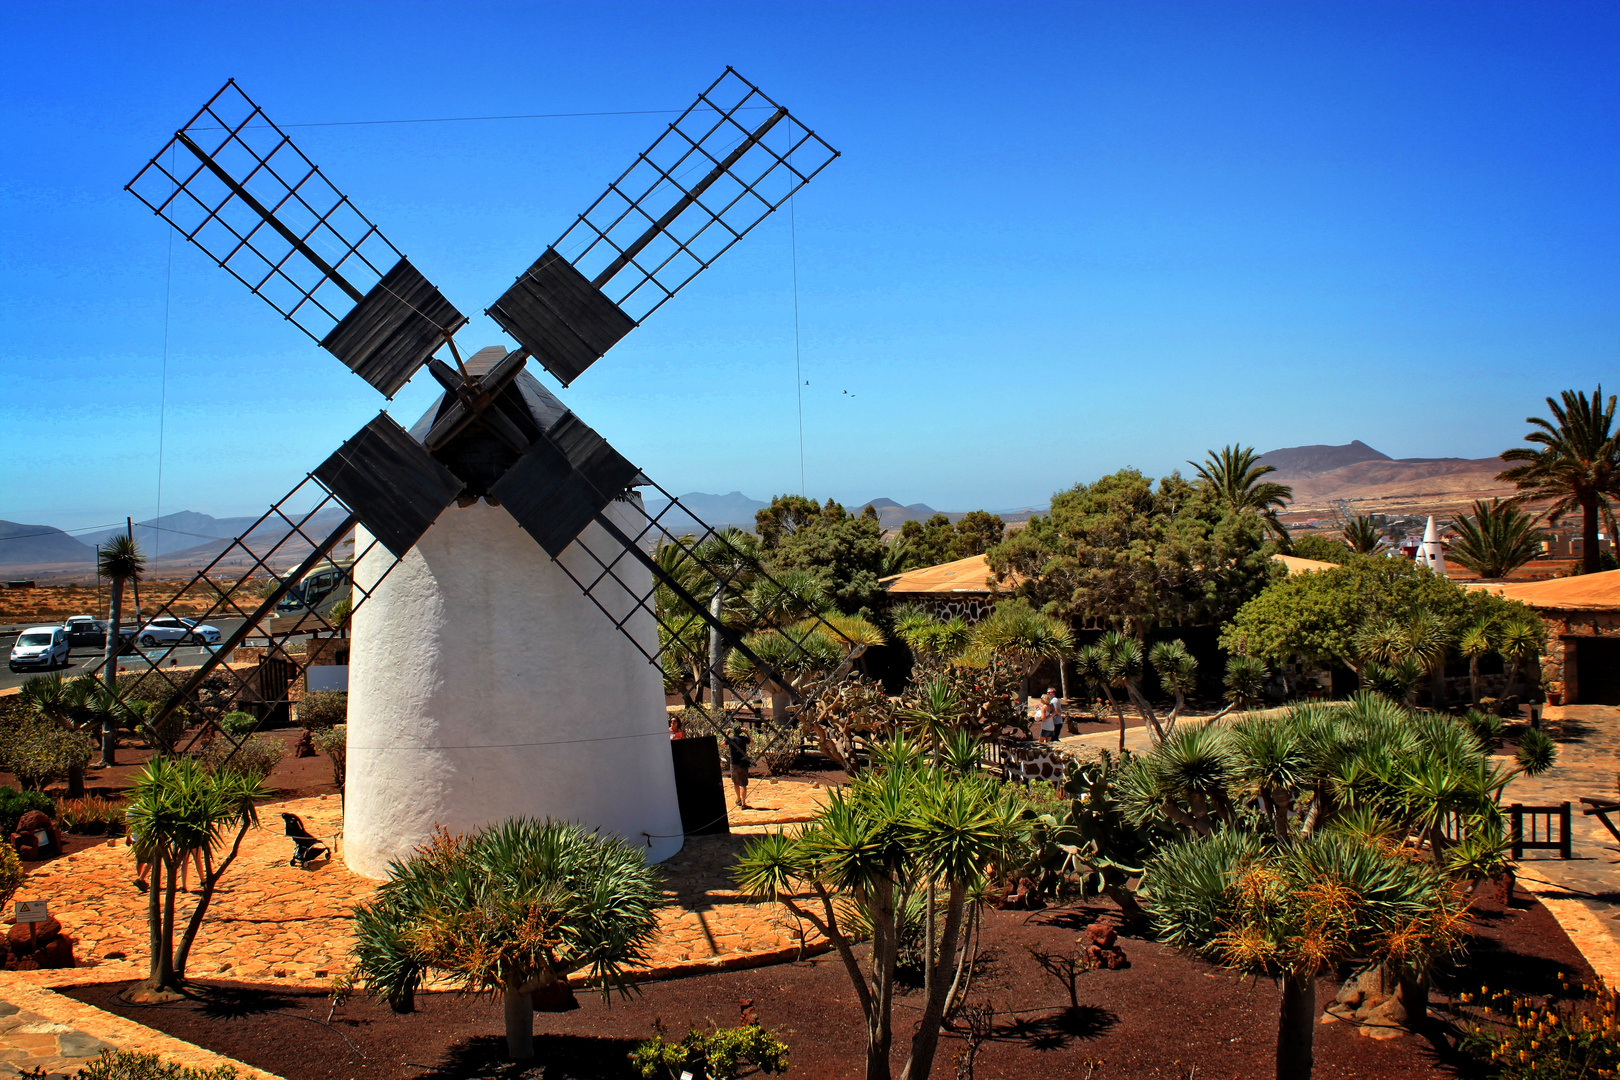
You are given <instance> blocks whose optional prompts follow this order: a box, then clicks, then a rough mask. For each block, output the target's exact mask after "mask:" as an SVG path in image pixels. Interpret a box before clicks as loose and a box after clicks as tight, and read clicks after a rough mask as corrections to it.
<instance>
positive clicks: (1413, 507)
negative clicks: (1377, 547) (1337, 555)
mask: <svg viewBox="0 0 1620 1080" xmlns="http://www.w3.org/2000/svg"><path fill="white" fill-rule="evenodd" d="M1260 461H1261V463H1262V464H1265V465H1272V466H1275V467H1276V469H1277V472H1276V473H1275V474H1273V475H1271V476H1268V477H1267V478H1266V479H1268V480H1275V481H1277V482H1278V483H1282V484H1287V485H1289V486H1290V487H1292V488H1293V489H1294V502H1293V509H1294V510H1295V512H1302V511H1304V510H1306V509H1309V508H1312V507H1325V506H1327V505H1329V504H1330V503H1335V502H1339V501H1341V500H1342V501H1345V502H1349V503H1355V504H1359V505H1357V506H1355V507H1354V510H1355V511H1356V512H1357V513H1367V512H1369V511H1373V510H1380V511H1403V512H1415V511H1417V510H1421V509H1424V508H1429V509H1436V510H1437V509H1442V508H1447V507H1452V506H1460V505H1465V504H1467V503H1468V502H1469V501H1471V500H1473V499H1481V498H1489V497H1491V496H1493V495H1506V494H1507V493H1508V492H1510V491H1512V490H1513V486H1512V485H1511V484H1504V483H1502V482H1500V481H1498V480H1497V479H1496V474H1497V473H1499V472H1501V471H1502V469H1503V468H1505V467H1506V466H1505V463H1504V462H1503V461H1502V459H1501V458H1495V457H1489V458H1392V457H1390V456H1389V455H1388V454H1385V453H1382V452H1380V451H1378V450H1374V449H1373V448H1372V447H1370V446H1368V445H1367V444H1366V443H1364V442H1362V441H1360V440H1359V439H1358V440H1356V441H1354V442H1350V443H1346V444H1345V445H1343V446H1325V445H1317V446H1291V447H1285V448H1283V449H1281V450H1270V451H1267V452H1266V453H1265V454H1262V455H1261V457H1260Z"/></svg>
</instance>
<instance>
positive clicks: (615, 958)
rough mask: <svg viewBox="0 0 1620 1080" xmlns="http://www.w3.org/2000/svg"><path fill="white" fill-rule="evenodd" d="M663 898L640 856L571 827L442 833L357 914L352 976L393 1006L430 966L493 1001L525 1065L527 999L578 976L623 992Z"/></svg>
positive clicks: (506, 825) (528, 824)
mask: <svg viewBox="0 0 1620 1080" xmlns="http://www.w3.org/2000/svg"><path fill="white" fill-rule="evenodd" d="M662 903H663V900H662V897H661V895H660V891H659V879H658V873H657V871H655V870H654V869H652V868H651V867H649V866H648V865H647V864H646V862H645V861H644V860H643V859H642V857H641V852H640V851H639V850H637V849H636V848H634V847H631V846H630V845H629V844H627V843H625V842H624V841H622V840H618V839H612V838H608V837H604V836H602V835H600V834H598V833H594V832H586V831H584V830H583V829H581V828H579V827H578V826H577V825H570V824H566V823H563V822H553V821H546V822H539V821H531V820H518V821H507V822H503V823H501V824H498V825H491V826H488V827H487V828H485V829H484V830H483V831H481V832H478V833H475V834H474V835H472V836H467V837H461V836H457V837H452V836H450V835H449V834H447V833H444V832H440V833H439V835H438V836H437V837H436V838H435V839H434V840H433V841H432V842H431V843H429V844H427V845H425V846H423V847H422V848H419V849H418V850H417V851H416V853H415V854H414V855H412V856H411V857H410V858H408V859H404V860H402V861H398V862H395V863H393V864H392V865H390V866H389V868H388V880H387V881H385V882H384V883H383V884H382V886H381V887H380V888H379V889H378V890H377V895H376V897H375V898H374V899H373V900H372V901H371V902H370V903H368V904H361V905H359V906H358V907H356V908H355V935H356V942H355V952H354V961H355V973H356V974H357V975H358V976H359V977H360V978H361V979H362V980H363V982H364V984H365V987H366V989H367V991H368V992H370V993H371V994H373V995H375V996H377V997H382V998H386V999H387V1000H388V1001H389V1002H390V1004H393V1005H395V1007H396V1008H399V1007H400V1006H401V1005H403V1004H404V1003H406V1002H408V1001H409V1000H410V998H411V997H412V996H413V995H414V992H415V990H416V987H417V986H418V985H420V983H421V981H422V979H423V977H424V975H426V974H427V973H428V972H430V971H438V972H442V973H443V974H445V975H448V976H450V977H452V978H456V979H459V980H460V981H461V983H462V988H463V989H464V990H465V991H467V992H469V993H477V992H485V993H491V994H499V995H501V997H502V998H503V1000H504V1002H505V1015H506V1053H507V1057H509V1058H511V1059H512V1060H514V1061H522V1060H526V1059H529V1058H532V1057H534V998H533V994H534V992H535V991H536V990H541V989H545V988H546V987H551V986H556V985H558V984H559V983H564V984H566V983H565V981H566V979H567V978H568V976H569V974H570V973H572V972H575V971H580V970H585V969H589V971H590V973H591V976H592V979H593V980H594V981H595V982H596V984H597V985H599V986H600V987H601V988H602V993H603V994H604V995H607V994H608V993H610V992H611V991H612V990H613V989H615V988H616V989H618V990H620V991H621V992H627V991H628V988H629V980H628V972H627V970H626V969H627V968H628V967H629V966H630V965H633V964H636V963H638V962H640V961H642V960H643V959H644V958H645V957H646V954H647V947H648V945H649V944H650V943H651V941H652V939H653V936H654V935H655V934H656V932H657V926H658V920H657V915H656V910H657V908H658V907H659V906H661V905H662ZM400 1011H405V1010H404V1009H400Z"/></svg>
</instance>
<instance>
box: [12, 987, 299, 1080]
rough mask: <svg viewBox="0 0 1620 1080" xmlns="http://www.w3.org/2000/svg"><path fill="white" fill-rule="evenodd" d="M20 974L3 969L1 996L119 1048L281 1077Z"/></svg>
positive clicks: (271, 1079) (251, 1076)
mask: <svg viewBox="0 0 1620 1080" xmlns="http://www.w3.org/2000/svg"><path fill="white" fill-rule="evenodd" d="M18 974H19V973H17V972H0V999H3V1000H5V1001H9V1002H11V1004H13V1005H16V1006H17V1007H18V1008H21V1009H26V1010H27V1011H28V1012H31V1013H38V1014H39V1015H40V1016H43V1017H45V1018H46V1019H47V1020H49V1021H51V1022H52V1023H57V1024H63V1025H66V1026H67V1027H70V1028H72V1029H74V1030H75V1031H81V1032H83V1033H84V1034H86V1035H89V1036H91V1037H93V1038H96V1039H99V1040H101V1041H102V1042H104V1043H108V1044H109V1045H111V1046H115V1047H117V1048H118V1049H120V1050H135V1051H140V1052H142V1053H148V1054H157V1055H159V1056H160V1057H162V1058H163V1059H164V1060H166V1061H175V1062H179V1063H180V1064H182V1065H187V1066H190V1067H192V1068H195V1069H217V1068H219V1067H220V1066H222V1065H229V1066H230V1067H231V1068H233V1069H235V1070H236V1071H237V1073H238V1074H239V1075H240V1076H242V1077H244V1078H246V1080H281V1077H279V1076H277V1075H276V1074H275V1073H271V1072H265V1071H264V1070H263V1069H256V1068H254V1067H253V1066H252V1065H248V1064H246V1063H245V1062H241V1061H237V1060H236V1059H235V1058H228V1057H226V1056H224V1055H223V1054H216V1053H214V1052H213V1051H212V1050H204V1049H203V1048H202V1047H200V1046H195V1045H193V1044H191V1043H188V1042H186V1041H184V1040H183V1039H176V1038H175V1037H174V1036H172V1035H165V1034H164V1033H163V1032H161V1031H154V1030H153V1029H151V1028H149V1027H145V1026H143V1025H141V1024H137V1023H135V1022H134V1021H132V1020H125V1019H124V1018H123V1017H122V1016H117V1015H115V1014H113V1013H110V1012H107V1011H106V1010H105V1009H98V1008H96V1007H95V1006H94V1005H86V1004H84V1003H83V1002H82V1001H75V1000H73V999H72V998H70V997H64V996H63V995H61V994H58V993H56V992H55V991H53V990H49V989H46V988H45V987H42V986H38V985H35V984H33V983H32V982H30V981H28V980H26V979H22V978H18V977H17V976H18ZM29 974H35V973H33V972H30V973H29ZM38 974H45V973H44V972H39V973H38Z"/></svg>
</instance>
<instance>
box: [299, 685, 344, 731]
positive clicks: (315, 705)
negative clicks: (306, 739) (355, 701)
mask: <svg viewBox="0 0 1620 1080" xmlns="http://www.w3.org/2000/svg"><path fill="white" fill-rule="evenodd" d="M348 719H349V695H348V694H347V693H345V692H344V691H342V690H317V691H315V692H314V693H312V694H305V695H304V700H303V701H300V702H299V703H298V722H299V723H300V724H302V725H303V726H304V727H306V728H308V729H309V730H311V731H319V730H320V729H321V728H329V727H332V726H333V725H334V724H343V723H347V722H348Z"/></svg>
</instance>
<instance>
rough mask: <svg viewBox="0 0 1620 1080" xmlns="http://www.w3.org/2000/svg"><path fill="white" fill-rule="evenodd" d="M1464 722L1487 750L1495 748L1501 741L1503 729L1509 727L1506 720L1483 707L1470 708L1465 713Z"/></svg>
mask: <svg viewBox="0 0 1620 1080" xmlns="http://www.w3.org/2000/svg"><path fill="white" fill-rule="evenodd" d="M1462 723H1463V726H1464V727H1466V728H1467V729H1468V730H1469V732H1470V733H1471V734H1472V735H1473V736H1474V738H1476V739H1478V740H1479V744H1480V745H1481V746H1483V747H1484V748H1485V749H1487V750H1491V749H1494V748H1495V747H1496V746H1497V745H1498V744H1500V743H1501V741H1502V729H1503V728H1505V727H1507V721H1506V720H1503V719H1502V718H1501V717H1500V716H1497V715H1496V714H1495V713H1488V712H1485V711H1484V710H1482V709H1469V710H1468V711H1467V712H1466V713H1464V714H1463V717H1462Z"/></svg>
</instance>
